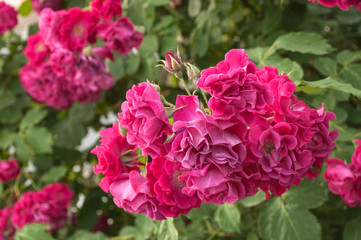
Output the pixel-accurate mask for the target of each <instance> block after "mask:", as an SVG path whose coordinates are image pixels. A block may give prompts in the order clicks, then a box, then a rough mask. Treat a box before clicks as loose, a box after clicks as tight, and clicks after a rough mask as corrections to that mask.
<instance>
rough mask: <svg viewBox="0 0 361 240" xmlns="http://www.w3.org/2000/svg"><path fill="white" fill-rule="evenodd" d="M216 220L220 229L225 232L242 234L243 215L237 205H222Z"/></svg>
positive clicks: (217, 212)
mask: <svg viewBox="0 0 361 240" xmlns="http://www.w3.org/2000/svg"><path fill="white" fill-rule="evenodd" d="M214 218H215V220H216V222H217V223H218V225H219V227H220V228H221V229H222V230H224V231H225V232H230V233H235V232H237V233H239V232H240V228H241V214H240V212H239V210H238V208H237V207H236V206H235V205H231V204H227V203H224V204H222V205H220V206H219V207H218V209H217V211H216V213H215V215H214Z"/></svg>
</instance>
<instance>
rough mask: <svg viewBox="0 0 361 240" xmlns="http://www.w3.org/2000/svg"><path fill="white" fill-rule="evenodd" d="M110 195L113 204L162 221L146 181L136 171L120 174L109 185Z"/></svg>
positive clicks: (156, 202)
mask: <svg viewBox="0 0 361 240" xmlns="http://www.w3.org/2000/svg"><path fill="white" fill-rule="evenodd" d="M110 193H111V194H112V195H113V197H114V199H113V200H114V203H115V204H116V205H117V206H118V207H119V208H123V209H124V210H125V211H128V212H131V213H139V214H141V213H144V214H145V215H146V216H147V217H149V218H151V219H152V220H164V219H165V216H164V215H163V214H162V213H161V212H160V211H159V202H158V200H157V199H156V198H155V197H154V196H153V195H152V194H151V193H150V190H149V187H148V185H147V179H146V178H145V177H143V176H142V175H140V173H139V172H138V171H134V170H133V171H131V172H130V173H125V174H122V175H121V177H120V178H119V179H118V180H117V181H116V182H114V183H112V184H111V185H110Z"/></svg>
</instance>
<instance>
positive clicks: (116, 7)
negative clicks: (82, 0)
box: [90, 0, 122, 20]
mask: <svg viewBox="0 0 361 240" xmlns="http://www.w3.org/2000/svg"><path fill="white" fill-rule="evenodd" d="M120 1H121V0H93V1H92V2H91V3H90V6H91V8H92V11H93V12H94V13H95V14H96V15H97V16H98V17H99V18H101V19H105V20H110V19H111V18H114V17H117V16H119V15H121V14H122V6H121V5H120Z"/></svg>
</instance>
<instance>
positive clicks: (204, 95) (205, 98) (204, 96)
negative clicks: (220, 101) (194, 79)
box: [201, 88, 208, 107]
mask: <svg viewBox="0 0 361 240" xmlns="http://www.w3.org/2000/svg"><path fill="white" fill-rule="evenodd" d="M201 93H202V96H203V98H204V101H206V104H207V107H208V100H207V97H206V93H205V92H204V91H203V89H202V88H201Z"/></svg>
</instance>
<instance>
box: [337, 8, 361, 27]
mask: <svg viewBox="0 0 361 240" xmlns="http://www.w3.org/2000/svg"><path fill="white" fill-rule="evenodd" d="M337 19H338V20H339V21H340V22H342V23H344V24H347V25H351V24H356V23H359V22H360V21H361V15H360V12H359V11H357V10H356V8H350V9H349V10H348V11H339V12H337Z"/></svg>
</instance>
